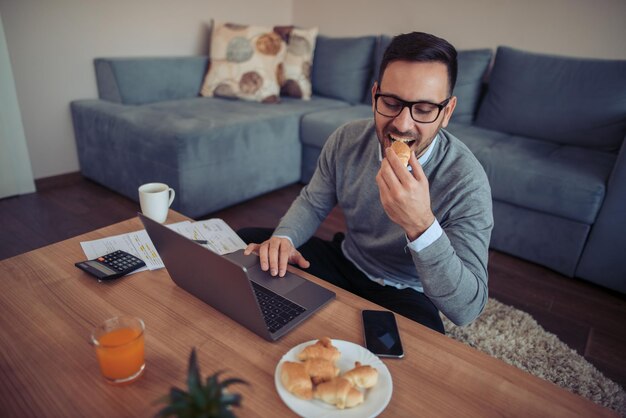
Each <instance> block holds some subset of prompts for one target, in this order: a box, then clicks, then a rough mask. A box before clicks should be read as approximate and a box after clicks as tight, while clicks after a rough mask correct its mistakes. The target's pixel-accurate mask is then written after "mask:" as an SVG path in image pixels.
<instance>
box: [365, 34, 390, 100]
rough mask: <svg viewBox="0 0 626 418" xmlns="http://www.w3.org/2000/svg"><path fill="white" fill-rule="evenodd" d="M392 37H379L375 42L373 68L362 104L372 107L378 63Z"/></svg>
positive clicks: (381, 59)
mask: <svg viewBox="0 0 626 418" xmlns="http://www.w3.org/2000/svg"><path fill="white" fill-rule="evenodd" d="M392 39H393V37H391V36H389V35H381V36H379V37H378V39H377V40H376V49H375V52H374V67H373V69H372V77H371V78H370V82H369V86H368V88H367V89H366V92H365V97H364V98H363V104H366V105H370V106H371V105H372V86H373V85H374V82H375V81H378V75H379V74H378V73H379V70H380V63H381V62H383V55H384V54H385V50H386V49H387V47H388V46H389V44H390V43H391V40H392Z"/></svg>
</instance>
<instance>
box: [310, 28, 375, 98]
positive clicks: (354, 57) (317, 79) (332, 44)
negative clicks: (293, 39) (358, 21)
mask: <svg viewBox="0 0 626 418" xmlns="http://www.w3.org/2000/svg"><path fill="white" fill-rule="evenodd" d="M375 42H376V37H375V36H363V37H358V38H331V37H327V36H318V37H317V43H316V45H315V55H314V57H313V71H312V76H311V80H312V84H313V94H317V95H320V96H326V97H332V98H335V99H340V100H345V101H346V102H349V103H351V104H356V103H360V102H361V100H363V95H364V93H365V89H366V85H367V83H368V82H369V80H370V76H371V71H372V66H373V58H374V45H375Z"/></svg>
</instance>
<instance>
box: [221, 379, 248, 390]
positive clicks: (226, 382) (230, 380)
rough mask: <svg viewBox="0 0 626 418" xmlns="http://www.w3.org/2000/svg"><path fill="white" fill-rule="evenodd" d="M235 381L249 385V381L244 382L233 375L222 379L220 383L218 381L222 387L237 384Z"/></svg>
mask: <svg viewBox="0 0 626 418" xmlns="http://www.w3.org/2000/svg"><path fill="white" fill-rule="evenodd" d="M237 383H240V384H243V385H249V383H248V382H246V381H245V380H243V379H238V378H236V377H233V378H230V379H226V380H223V381H222V383H220V386H221V387H222V388H226V387H228V386H230V385H234V384H237Z"/></svg>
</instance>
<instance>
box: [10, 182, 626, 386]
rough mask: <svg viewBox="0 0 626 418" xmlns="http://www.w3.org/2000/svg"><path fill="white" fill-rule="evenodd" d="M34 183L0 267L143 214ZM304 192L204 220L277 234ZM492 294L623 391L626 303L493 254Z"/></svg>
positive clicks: (118, 200)
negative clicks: (14, 258) (261, 228)
mask: <svg viewBox="0 0 626 418" xmlns="http://www.w3.org/2000/svg"><path fill="white" fill-rule="evenodd" d="M36 184H37V190H38V192H37V193H32V194H28V195H22V196H17V197H11V198H5V199H2V200H0V237H2V239H1V240H0V260H1V259H5V258H8V257H12V256H14V255H18V254H21V253H23V252H26V251H30V250H34V249H36V248H39V247H42V246H44V245H48V244H51V243H54V242H57V241H60V240H63V239H66V238H70V237H73V236H75V235H78V234H82V233H85V232H88V231H91V230H93V229H97V228H101V227H104V226H107V225H110V224H112V223H115V222H119V221H122V220H125V219H128V218H130V217H133V216H135V214H136V212H137V211H138V204H137V203H136V202H133V201H131V200H129V199H127V198H125V197H122V196H120V195H118V194H117V193H114V192H111V191H109V190H107V189H106V188H104V187H101V186H99V185H97V184H95V183H93V182H91V181H89V180H86V179H84V178H82V177H81V176H80V175H78V174H68V175H63V176H57V177H53V178H48V179H43V180H38V181H37V182H36ZM301 187H302V186H301V185H293V186H288V187H286V188H284V189H280V190H278V191H275V192H272V193H269V194H267V195H264V196H260V197H258V198H256V199H253V200H250V201H248V202H245V203H242V204H239V205H237V206H233V207H231V208H228V209H226V210H222V211H219V212H217V213H213V214H210V215H208V216H206V217H204V218H209V217H220V218H222V219H224V220H225V221H226V222H227V223H228V224H230V225H231V227H233V229H239V228H241V227H245V226H267V227H273V226H275V225H276V223H277V222H278V220H279V218H280V217H281V216H282V214H283V213H284V212H285V210H286V209H287V208H288V206H289V204H290V203H291V202H292V201H293V199H294V198H295V197H296V196H297V194H298V192H299V191H300V188H301ZM204 218H203V219H204ZM344 229H345V223H344V220H343V216H342V214H341V212H340V211H339V210H337V209H335V210H334V211H333V212H332V213H331V215H330V216H329V218H328V219H327V220H326V221H325V222H324V224H323V225H322V226H321V227H320V229H319V230H318V233H317V235H318V236H320V237H322V238H327V239H329V238H330V237H332V235H333V234H334V233H335V232H336V231H340V230H344ZM0 280H1V279H0ZM489 292H490V296H491V297H493V298H495V299H497V300H499V301H500V302H503V303H505V304H509V305H513V306H515V307H517V308H519V309H522V310H524V311H526V312H528V313H530V314H531V315H532V316H533V317H534V318H535V319H536V320H537V321H538V322H539V323H540V324H541V325H542V326H543V327H544V328H545V329H547V330H548V331H550V332H552V333H554V334H556V335H557V336H558V337H559V338H560V339H561V340H562V341H564V342H565V343H567V344H568V345H569V346H570V347H571V348H573V349H575V350H576V351H578V352H579V353H580V354H582V355H584V356H585V357H586V358H587V359H588V360H589V361H590V362H591V363H592V364H594V365H595V366H596V367H597V368H598V369H599V370H601V371H602V372H603V373H604V374H605V375H606V376H607V377H609V378H611V379H613V380H614V381H616V382H617V383H619V384H620V385H621V386H622V387H625V385H626V356H625V355H624V354H625V353H626V332H625V330H626V326H625V325H624V322H625V321H626V296H624V295H622V294H619V293H616V292H612V291H608V290H606V289H603V288H601V287H598V286H595V285H591V284H589V283H586V282H584V281H581V280H576V279H570V278H567V277H564V276H561V275H559V274H557V273H554V272H552V271H550V270H548V269H545V268H543V267H540V266H537V265H535V264H532V263H528V262H525V261H522V260H519V259H517V258H514V257H511V256H508V255H505V254H502V253H498V252H495V251H491V252H490V260H489Z"/></svg>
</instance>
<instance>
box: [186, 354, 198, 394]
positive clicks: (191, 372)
mask: <svg viewBox="0 0 626 418" xmlns="http://www.w3.org/2000/svg"><path fill="white" fill-rule="evenodd" d="M187 386H188V387H189V392H190V393H191V392H193V391H194V390H198V389H200V369H199V368H198V357H197V355H196V348H195V347H194V348H192V349H191V355H190V356H189V369H188V372H187Z"/></svg>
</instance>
